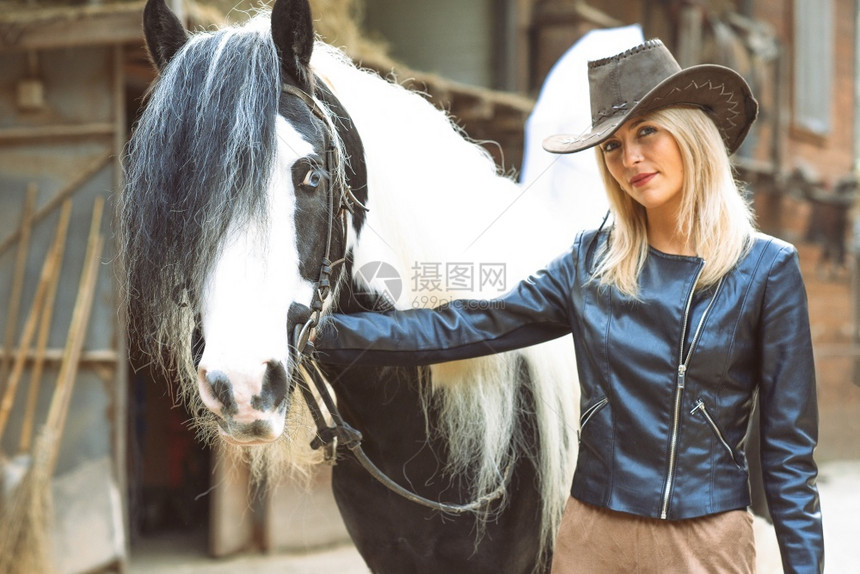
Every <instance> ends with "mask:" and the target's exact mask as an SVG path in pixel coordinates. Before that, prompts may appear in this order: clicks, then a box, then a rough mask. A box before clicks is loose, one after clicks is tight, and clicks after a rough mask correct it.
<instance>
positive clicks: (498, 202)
mask: <svg viewBox="0 0 860 574" xmlns="http://www.w3.org/2000/svg"><path fill="white" fill-rule="evenodd" d="M144 28H145V33H146V40H147V44H148V47H149V50H150V53H151V55H152V57H153V60H154V62H155V64H156V65H157V66H158V68H159V70H160V77H159V79H158V81H157V83H156V84H155V85H154V87H153V89H152V91H151V93H150V94H149V101H148V105H147V107H146V109H145V111H144V113H143V115H142V117H141V118H140V120H139V123H138V125H137V126H136V129H135V132H134V135H133V137H132V140H131V142H130V143H129V149H128V156H127V186H126V189H125V191H124V193H123V195H122V198H121V201H120V226H121V240H122V255H123V267H124V274H125V275H124V276H125V279H126V294H127V297H126V308H127V309H126V310H127V315H128V319H129V323H130V329H131V333H132V339H131V340H132V342H133V344H134V345H135V346H137V347H139V350H140V351H142V352H143V353H146V354H147V355H148V356H149V357H151V359H152V360H153V361H154V362H156V363H158V364H160V365H161V366H162V367H164V368H166V369H167V370H168V371H169V372H170V373H172V376H173V377H174V378H176V379H177V380H179V381H180V384H179V386H180V388H181V390H182V394H183V397H184V399H185V401H186V403H187V405H188V406H189V408H190V410H191V412H193V413H194V414H195V423H196V426H197V427H198V428H199V429H200V432H201V435H202V436H203V437H204V438H205V439H208V440H219V441H223V442H226V443H229V444H231V445H233V446H234V447H235V448H237V449H240V450H241V451H243V452H244V453H245V454H246V456H247V457H249V459H251V462H252V464H254V465H255V466H256V467H259V468H265V469H266V471H267V472H281V471H287V470H288V469H289V468H293V469H296V468H298V469H299V470H301V469H302V468H308V466H309V465H312V464H315V463H316V462H318V460H319V458H320V457H319V455H318V454H317V453H316V452H315V451H313V450H312V449H311V448H310V447H309V443H310V442H311V440H312V439H313V437H314V434H315V432H316V428H315V427H314V425H313V423H312V422H310V421H309V419H308V416H307V415H308V413H307V407H306V406H305V402H304V400H303V397H302V395H301V394H300V393H299V392H298V391H297V390H296V385H295V383H294V381H295V379H296V371H297V368H296V353H295V350H294V348H292V347H291V341H290V332H291V331H292V327H293V325H294V323H295V320H296V317H294V313H291V309H294V308H295V306H296V305H297V304H300V305H305V306H307V305H309V304H310V303H311V301H313V300H314V298H315V294H319V293H321V292H330V296H329V297H327V298H324V301H323V308H322V312H323V313H326V312H330V311H332V310H337V311H339V312H346V313H349V312H352V311H355V310H361V309H367V308H379V307H380V306H385V305H393V306H397V307H400V308H405V307H409V306H432V305H434V304H438V303H440V302H443V301H444V300H447V299H451V298H454V297H463V296H472V297H481V298H487V297H490V296H492V295H493V294H494V293H496V294H498V292H499V291H501V290H504V289H505V288H509V287H511V286H512V285H513V282H514V281H515V280H518V279H519V278H521V277H524V276H526V274H527V273H529V272H531V271H534V270H536V269H538V268H539V267H540V266H541V265H542V264H543V263H545V262H547V261H549V259H550V258H551V257H552V256H553V255H555V254H556V252H560V251H561V250H562V249H563V246H562V245H560V244H559V243H558V242H557V241H556V240H555V239H552V240H549V239H542V238H545V237H546V236H545V235H541V233H542V232H546V231H547V230H550V229H556V226H554V225H552V224H550V223H549V222H548V220H547V219H546V217H547V216H546V214H536V213H524V211H527V209H526V203H527V202H526V201H518V199H519V197H520V194H521V190H520V189H519V188H518V187H517V186H516V184H515V183H514V182H512V181H511V180H509V179H507V178H504V177H502V176H500V175H498V173H497V170H496V168H495V166H494V164H493V162H492V160H491V159H490V157H489V155H488V154H487V153H485V152H484V151H483V150H482V149H481V148H480V147H479V146H477V145H474V144H473V143H471V142H468V141H467V140H466V139H464V138H463V136H462V134H461V133H460V132H459V130H457V129H456V128H455V127H454V126H453V125H452V123H451V121H450V120H449V118H448V117H446V116H445V115H444V114H443V113H441V112H439V111H437V110H436V109H434V108H433V107H432V106H431V105H430V104H429V103H427V102H426V101H425V100H424V99H423V97H421V96H420V95H418V94H415V93H413V92H410V91H407V90H405V89H403V88H401V87H399V86H397V85H394V84H392V83H389V82H387V81H385V80H383V79H381V78H380V77H378V76H377V75H375V74H373V73H369V72H367V71H364V70H360V69H358V68H356V67H355V66H354V65H352V64H351V63H350V62H349V61H348V60H347V58H346V57H345V56H344V55H343V54H342V53H340V52H339V51H337V50H335V49H334V48H332V47H331V46H328V45H326V44H323V43H320V42H315V40H314V32H313V28H312V21H311V14H310V9H309V6H308V4H307V1H306V0H278V1H277V3H276V4H275V6H274V7H273V10H272V13H271V18H268V17H266V16H265V15H264V16H258V17H257V18H254V19H252V20H251V21H250V22H249V23H248V24H246V25H244V26H242V27H236V28H228V29H223V30H220V31H216V32H206V33H198V34H193V35H189V34H188V33H187V32H186V31H185V30H184V28H183V27H182V25H181V23H180V22H179V21H178V20H177V19H176V18H175V16H174V15H173V14H172V13H171V12H170V11H169V10H168V9H167V8H166V6H165V4H164V1H163V0H149V2H148V4H147V7H146V9H145V13H144ZM364 206H366V207H367V208H368V209H369V211H365V209H363V207H364ZM512 206H513V207H512ZM343 208H347V209H349V210H350V211H344V209H343ZM565 235H567V237H566V240H572V238H573V232H572V231H565ZM553 243H555V245H553ZM341 260H342V261H341ZM321 269H322V272H321ZM382 270H388V271H390V270H394V273H393V274H392V273H387V274H386V273H384V272H381V271H382ZM452 270H456V274H453V275H452V274H449V273H448V272H449V271H452ZM488 270H491V271H492V273H489V272H488V273H486V275H485V274H484V272H486V271H488ZM321 279H322V280H323V283H324V282H325V280H327V279H330V281H331V286H330V289H329V288H327V287H326V286H325V285H321ZM490 279H492V280H490ZM572 355H573V353H572V346H571V345H570V342H569V341H566V340H562V341H556V342H551V343H549V344H545V345H541V346H538V347H534V348H530V349H525V350H523V351H520V352H512V353H506V354H502V355H495V356H491V357H487V358H483V359H477V360H470V361H460V362H456V363H448V364H444V365H434V366H432V367H429V368H421V369H417V368H412V369H407V368H377V367H372V368H371V367H361V366H357V365H354V366H351V367H349V368H340V367H335V366H331V365H322V369H323V371H324V372H325V375H326V377H327V378H328V380H329V381H330V384H331V387H332V388H333V390H334V392H335V394H336V398H337V403H338V407H339V409H340V412H341V413H342V415H343V417H344V418H345V419H346V420H347V422H348V423H349V424H351V425H352V426H353V427H355V428H356V429H358V430H359V431H360V432H361V433H362V435H363V447H364V450H365V451H366V453H367V455H368V456H369V458H370V459H372V460H373V461H374V462H375V463H376V464H377V466H378V467H379V468H380V469H381V470H382V471H383V472H385V473H386V474H387V475H388V476H390V477H391V478H392V479H394V480H395V481H396V482H397V483H399V484H401V485H402V486H404V487H407V488H409V489H411V490H412V491H414V492H416V493H418V494H420V495H422V496H423V497H425V498H428V499H431V500H439V501H446V502H457V503H459V502H468V501H471V500H475V499H481V498H482V497H487V496H488V495H489V494H490V493H491V492H493V491H494V490H496V489H497V487H498V486H499V484H500V483H503V484H504V485H505V487H506V490H505V495H504V496H503V497H502V498H501V499H498V500H495V501H493V502H491V503H490V504H489V505H488V506H487V507H486V508H485V509H483V510H481V511H477V512H474V513H467V514H457V515H453V514H450V513H446V512H441V511H438V510H433V509H430V508H426V507H424V506H420V505H418V504H415V503H414V502H412V501H410V500H407V499H405V498H401V497H399V496H397V495H396V494H394V493H393V492H391V491H390V490H388V489H386V488H385V487H383V486H382V485H381V484H379V483H378V482H377V481H376V480H375V479H374V478H373V477H372V476H371V475H370V474H368V473H367V472H366V471H365V470H364V469H363V468H362V467H361V466H359V465H358V464H357V463H356V461H355V459H354V458H353V457H352V456H351V455H350V453H349V452H347V451H345V450H343V449H341V450H342V451H341V452H339V453H338V464H337V465H336V466H335V468H334V472H333V479H332V480H333V490H334V495H335V498H336V501H337V504H338V506H339V508H340V511H341V514H342V516H343V519H344V521H345V523H346V526H347V528H348V530H349V533H350V535H351V537H352V538H353V540H354V542H355V544H356V546H357V548H358V550H359V552H360V553H361V554H362V556H363V558H364V559H365V561H366V562H367V564H368V565H369V567H370V568H371V570H373V571H374V572H428V573H431V572H432V573H438V572H452V573H453V572H470V573H478V572H488V573H489V572H492V573H498V572H506V573H515V572H532V571H546V570H548V557H549V556H550V554H551V550H552V540H553V537H554V534H555V530H556V528H557V525H558V521H559V519H560V515H561V511H562V509H563V505H564V503H565V501H566V499H567V495H568V494H567V493H568V488H569V484H570V478H571V474H572V467H573V463H574V457H575V453H574V451H575V443H576V441H575V439H574V438H573V436H574V434H575V428H576V426H577V422H576V420H575V417H576V411H577V393H578V385H577V382H576V375H575V368H574V364H573V357H572ZM282 463H286V464H282Z"/></svg>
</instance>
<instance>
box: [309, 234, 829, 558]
mask: <svg viewBox="0 0 860 574" xmlns="http://www.w3.org/2000/svg"><path fill="white" fill-rule="evenodd" d="M605 240H606V233H605V232H604V233H602V234H600V235H597V234H596V232H586V233H584V234H580V236H578V237H577V240H576V241H575V243H574V245H573V248H572V250H571V251H570V252H568V253H565V254H564V255H562V256H561V257H559V258H557V259H556V260H554V261H553V262H552V263H550V264H549V265H548V266H547V267H546V268H545V269H543V270H541V271H540V272H538V273H536V274H534V275H533V276H531V277H529V278H528V279H526V280H524V281H522V282H520V283H519V284H518V285H517V286H516V287H515V288H513V289H512V290H511V291H510V292H508V293H507V294H506V295H504V296H502V297H501V298H499V299H498V300H496V301H495V302H494V304H492V305H486V304H483V305H482V304H478V303H477V302H470V301H456V302H454V303H452V304H449V305H444V306H442V307H439V308H437V309H435V310H427V309H420V310H410V311H395V312H392V313H389V314H386V315H380V314H375V313H361V314H358V315H335V316H331V317H329V318H327V319H326V320H325V321H324V322H323V323H322V325H321V327H320V329H319V333H318V336H317V340H316V343H317V348H318V351H319V357H320V359H321V360H323V361H330V362H337V363H344V362H345V363H349V362H353V361H359V362H361V363H364V364H369V363H375V364H386V365H416V364H428V363H439V362H444V361H451V360H455V359H464V358H469V357H475V356H479V355H486V354H490V353H496V352H501V351H507V350H512V349H516V348H520V347H524V346H528V345H533V344H536V343H539V342H542V341H546V340H549V339H553V338H556V337H558V336H561V335H564V334H567V333H571V332H572V333H573V343H574V347H575V349H576V358H577V368H578V371H579V382H580V386H581V404H580V412H581V417H580V445H579V457H578V460H577V466H576V472H575V474H574V478H573V485H572V487H571V495H572V496H574V497H575V498H577V499H579V500H582V501H585V502H587V503H590V504H594V505H598V506H602V507H606V508H611V509H613V510H618V511H623V512H629V513H633V514H637V515H641V516H649V517H656V518H663V519H669V520H672V519H682V518H691V517H696V516H702V515H707V514H713V513H716V512H722V511H727V510H733V509H742V508H745V507H747V506H748V505H749V503H750V494H749V486H748V472H747V461H746V456H745V452H744V447H745V439H746V436H747V429H748V425H749V421H750V414H751V411H752V408H753V405H754V402H755V397H756V395H757V394H758V399H759V401H760V403H761V457H762V466H763V470H764V478H765V487H766V495H767V500H768V505H769V508H770V511H771V515H772V517H773V520H774V525H775V527H776V533H777V538H778V540H779V545H780V550H781V553H782V560H783V565H784V568H785V571H786V572H820V571H821V570H822V569H823V562H824V543H823V537H822V527H821V514H820V507H819V498H818V490H817V487H816V476H817V467H816V464H815V462H814V460H813V450H814V448H815V445H816V443H817V434H818V409H817V402H816V389H815V373H814V367H813V359H812V345H811V340H810V332H809V319H808V311H807V302H806V293H805V289H804V286H803V280H802V278H801V275H800V269H799V266H798V261H797V252H796V250H795V249H794V247H793V246H791V245H789V244H787V243H784V242H782V241H779V240H777V239H774V238H772V237H768V236H765V235H762V234H758V235H757V236H756V237H755V239H754V241H753V243H752V246H751V248H750V250H749V252H748V254H747V255H746V256H745V257H744V258H743V259H742V260H741V261H740V262H739V263H738V265H737V266H736V267H735V268H734V269H733V270H732V271H731V272H730V273H728V274H727V275H726V276H725V277H723V279H722V281H721V282H720V283H719V284H718V285H716V286H714V287H712V288H709V289H707V290H704V291H702V290H700V291H694V290H693V286H694V285H695V283H696V282H697V279H698V276H699V274H700V272H701V269H702V267H703V261H702V260H701V259H699V258H696V257H682V256H675V255H667V254H664V253H661V252H659V251H656V250H654V249H652V250H651V251H650V254H649V256H648V258H647V260H646V263H645V266H644V269H643V271H642V274H641V276H640V281H639V286H640V292H639V299H638V300H634V299H632V298H630V297H628V296H625V295H622V294H620V293H619V292H618V291H617V290H616V289H614V288H608V287H604V286H601V285H599V283H598V282H596V281H592V280H590V279H591V274H590V269H591V265H592V263H593V262H592V259H593V254H594V253H599V252H600V248H601V244H602V243H603V242H605Z"/></svg>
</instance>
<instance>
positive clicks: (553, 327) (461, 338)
mask: <svg viewBox="0 0 860 574" xmlns="http://www.w3.org/2000/svg"><path fill="white" fill-rule="evenodd" d="M573 268H574V267H573V253H572V252H568V253H566V254H564V255H562V256H561V257H559V258H557V259H555V260H554V261H553V262H552V263H550V264H549V265H548V266H547V267H546V268H545V269H543V270H541V271H539V272H538V273H535V274H534V275H532V276H530V277H529V278H528V279H525V280H523V281H521V282H520V283H518V284H517V285H516V286H515V287H514V288H513V289H511V290H510V291H509V292H508V293H507V294H505V295H503V296H502V297H499V298H496V299H489V300H477V299H460V300H456V301H453V302H451V303H447V304H444V305H441V306H439V307H436V308H434V309H409V310H406V311H392V312H388V313H372V312H366V313H355V314H350V315H345V314H334V315H329V316H327V317H325V318H324V319H323V320H322V321H321V323H320V327H319V329H318V332H317V335H316V338H315V340H314V342H315V346H316V348H317V354H318V357H319V359H320V360H321V361H324V362H331V363H350V364H351V363H361V364H376V365H402V366H406V365H424V364H431V363H442V362H446V361H454V360H459V359H467V358H472V357H479V356H482V355H490V354H493V353H499V352H502V351H509V350H511V349H517V348H521V347H527V346H529V345H534V344H537V343H541V342H544V341H548V340H550V339H555V338H557V337H560V336H562V335H565V334H567V333H569V332H570V330H571V326H570V321H571V315H570V313H569V301H570V289H571V286H572V284H573V277H574V274H573Z"/></svg>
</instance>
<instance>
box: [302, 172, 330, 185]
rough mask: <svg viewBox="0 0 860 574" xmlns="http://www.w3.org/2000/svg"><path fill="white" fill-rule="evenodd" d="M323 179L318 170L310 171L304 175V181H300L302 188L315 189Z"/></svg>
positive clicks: (323, 175)
mask: <svg viewBox="0 0 860 574" xmlns="http://www.w3.org/2000/svg"><path fill="white" fill-rule="evenodd" d="M324 179H325V174H323V172H322V171H321V170H319V169H311V170H309V171H308V172H307V173H306V174H305V179H304V181H302V187H305V188H307V189H316V188H318V187H319V186H320V184H321V183H322V182H323V180H324Z"/></svg>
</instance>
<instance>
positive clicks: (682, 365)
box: [660, 262, 723, 520]
mask: <svg viewBox="0 0 860 574" xmlns="http://www.w3.org/2000/svg"><path fill="white" fill-rule="evenodd" d="M704 269H705V265H704V262H702V265H701V266H700V267H699V272H698V273H697V274H696V280H695V281H694V282H693V287H692V288H691V289H690V295H689V297H687V307H686V308H685V309H684V324H683V325H682V326H681V345H680V352H679V353H678V384H677V385H676V387H675V409H674V412H673V416H672V439H671V441H670V443H669V469H668V471H667V472H666V483H665V484H664V486H663V508H662V510H661V511H660V518H661V519H663V520H665V519H666V518H667V517H668V515H669V498H670V497H671V496H672V485H673V482H674V480H675V458H676V455H677V450H678V423H679V420H680V417H681V397H682V395H683V394H684V386H685V385H686V377H687V368H688V367H689V366H690V358H691V357H692V356H693V351H694V350H695V348H696V343H698V342H699V336H700V335H701V332H702V325H704V324H705V319H706V318H707V317H708V313H709V312H710V310H711V306H713V304H714V301H716V299H717V294H718V293H719V292H720V286H721V285H722V284H723V280H722V279H720V281H719V282H718V283H717V287H716V289H714V295H713V296H712V297H711V301H710V302H709V303H708V306H707V307H706V308H705V312H704V313H702V316H701V318H700V319H699V324H698V325H697V326H696V331H695V333H693V340H692V341H691V342H690V349H689V350H688V351H687V356H686V357H684V341H685V340H686V338H687V321H688V320H689V318H690V307H691V306H692V304H693V295H694V294H695V292H696V283H698V282H699V278H700V277H701V276H702V271H704Z"/></svg>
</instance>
